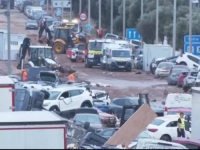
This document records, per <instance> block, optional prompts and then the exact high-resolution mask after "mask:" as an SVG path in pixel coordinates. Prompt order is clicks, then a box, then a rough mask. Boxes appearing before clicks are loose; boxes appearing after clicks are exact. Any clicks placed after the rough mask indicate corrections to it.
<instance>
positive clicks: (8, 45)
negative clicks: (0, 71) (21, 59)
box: [6, 0, 12, 75]
mask: <svg viewBox="0 0 200 150" xmlns="http://www.w3.org/2000/svg"><path fill="white" fill-rule="evenodd" d="M6 16H7V49H8V75H9V74H11V73H12V68H11V59H10V0H7V12H6Z"/></svg>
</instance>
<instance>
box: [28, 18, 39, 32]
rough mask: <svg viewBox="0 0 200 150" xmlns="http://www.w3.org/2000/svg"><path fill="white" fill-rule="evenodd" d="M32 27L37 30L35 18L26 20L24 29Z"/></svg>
mask: <svg viewBox="0 0 200 150" xmlns="http://www.w3.org/2000/svg"><path fill="white" fill-rule="evenodd" d="M29 29H33V30H38V24H37V22H36V20H28V21H27V22H26V30H29Z"/></svg>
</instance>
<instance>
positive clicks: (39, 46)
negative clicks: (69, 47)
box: [30, 45, 52, 48]
mask: <svg viewBox="0 0 200 150" xmlns="http://www.w3.org/2000/svg"><path fill="white" fill-rule="evenodd" d="M30 48H52V47H51V46H45V45H31V46H30Z"/></svg>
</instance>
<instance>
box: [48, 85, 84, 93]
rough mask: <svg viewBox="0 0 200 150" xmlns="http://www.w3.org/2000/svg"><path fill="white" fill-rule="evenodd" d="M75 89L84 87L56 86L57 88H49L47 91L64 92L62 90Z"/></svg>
mask: <svg viewBox="0 0 200 150" xmlns="http://www.w3.org/2000/svg"><path fill="white" fill-rule="evenodd" d="M76 89H80V90H85V88H83V87H78V86H69V87H58V88H54V89H51V90H49V91H60V92H64V91H67V90H76Z"/></svg>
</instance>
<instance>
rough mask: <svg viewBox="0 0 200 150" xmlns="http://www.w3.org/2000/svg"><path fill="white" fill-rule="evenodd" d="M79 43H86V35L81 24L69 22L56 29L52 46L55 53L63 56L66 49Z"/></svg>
mask: <svg viewBox="0 0 200 150" xmlns="http://www.w3.org/2000/svg"><path fill="white" fill-rule="evenodd" d="M79 43H86V35H85V33H84V32H82V28H81V27H80V26H79V24H76V23H69V22H67V23H63V24H62V25H61V26H60V27H56V29H55V35H54V42H53V46H52V47H53V49H54V51H55V53H57V54H63V53H65V50H66V49H68V48H70V47H74V44H79Z"/></svg>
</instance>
